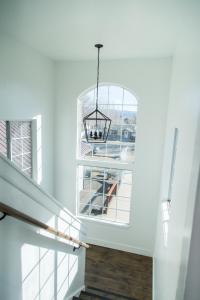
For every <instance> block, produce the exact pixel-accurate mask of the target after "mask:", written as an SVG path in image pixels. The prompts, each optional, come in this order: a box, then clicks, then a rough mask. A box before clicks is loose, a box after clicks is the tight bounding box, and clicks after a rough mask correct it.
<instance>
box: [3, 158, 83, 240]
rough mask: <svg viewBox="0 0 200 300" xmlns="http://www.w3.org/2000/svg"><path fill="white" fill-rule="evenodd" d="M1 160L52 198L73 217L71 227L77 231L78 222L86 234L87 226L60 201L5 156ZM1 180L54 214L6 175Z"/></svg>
mask: <svg viewBox="0 0 200 300" xmlns="http://www.w3.org/2000/svg"><path fill="white" fill-rule="evenodd" d="M0 158H1V159H2V160H3V161H4V162H5V163H7V164H8V165H10V166H11V167H12V168H13V169H15V170H16V171H17V172H18V173H20V175H22V176H23V177H24V178H25V179H26V180H27V181H29V182H30V183H31V184H33V185H34V186H35V187H36V188H37V189H39V190H40V192H42V193H43V194H44V195H45V196H46V197H48V198H50V200H51V201H52V202H53V203H54V204H55V205H56V206H57V207H58V208H61V209H62V210H63V212H64V213H66V214H68V215H69V216H70V217H72V219H73V220H74V221H73V222H72V223H71V224H69V225H70V226H72V227H74V228H75V229H77V227H76V226H74V224H73V223H74V222H78V223H79V224H81V227H83V228H82V229H80V231H81V232H82V233H83V234H86V232H85V230H83V229H84V228H85V225H84V224H83V223H82V222H81V221H80V220H79V219H78V218H77V217H75V216H74V215H73V214H72V213H71V212H70V211H69V210H68V209H66V208H65V207H63V206H62V205H61V204H60V203H59V201H57V200H56V199H55V198H54V197H53V196H51V195H50V194H48V193H47V192H46V191H44V190H43V189H42V188H41V186H39V185H38V184H37V183H36V182H35V181H34V180H32V179H31V178H29V177H27V176H25V174H24V173H23V172H22V171H21V170H20V169H19V168H18V167H17V166H16V165H15V164H13V163H12V162H11V161H10V160H9V159H7V158H6V157H3V155H1V153H0ZM0 178H2V179H3V180H4V181H6V182H8V183H9V184H12V185H13V186H14V187H15V188H16V189H18V190H19V191H20V192H22V193H23V194H25V195H27V196H28V197H30V198H31V199H32V200H34V201H35V202H36V203H38V204H39V205H42V206H43V207H44V208H45V209H47V210H48V211H49V212H51V213H53V214H54V212H53V211H52V210H51V209H50V208H49V207H47V206H46V205H44V204H43V203H41V202H40V201H38V199H36V197H34V196H33V195H32V194H31V193H30V192H26V191H25V190H24V189H22V188H21V187H20V186H19V185H18V184H16V182H14V181H13V178H12V181H11V180H10V179H9V178H7V177H6V176H5V175H3V176H2V175H0ZM56 216H57V217H58V218H59V219H61V220H62V221H64V222H66V220H64V218H63V217H61V216H59V215H56ZM66 223H67V222H66Z"/></svg>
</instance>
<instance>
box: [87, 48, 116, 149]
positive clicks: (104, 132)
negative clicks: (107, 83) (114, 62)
mask: <svg viewBox="0 0 200 300" xmlns="http://www.w3.org/2000/svg"><path fill="white" fill-rule="evenodd" d="M95 47H96V48H97V49H98V62H97V93H96V108H95V110H94V111H92V112H91V113H90V114H88V115H87V116H85V117H84V118H83V124H84V129H85V138H86V140H87V142H88V143H106V141H107V138H108V134H109V131H110V125H111V119H110V118H108V117H107V116H106V115H104V114H103V113H102V112H101V111H100V110H99V109H98V97H99V53H100V49H101V48H102V47H103V45H101V44H96V45H95Z"/></svg>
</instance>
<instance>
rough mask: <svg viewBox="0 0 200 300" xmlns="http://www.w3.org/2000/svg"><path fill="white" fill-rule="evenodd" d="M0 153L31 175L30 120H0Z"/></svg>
mask: <svg viewBox="0 0 200 300" xmlns="http://www.w3.org/2000/svg"><path fill="white" fill-rule="evenodd" d="M0 153H1V154H3V155H4V156H6V157H7V158H8V159H10V160H11V161H12V162H13V163H14V164H15V165H16V166H17V167H18V168H19V169H20V170H22V171H23V172H24V173H25V174H26V175H27V176H29V177H31V176H32V122H31V121H0Z"/></svg>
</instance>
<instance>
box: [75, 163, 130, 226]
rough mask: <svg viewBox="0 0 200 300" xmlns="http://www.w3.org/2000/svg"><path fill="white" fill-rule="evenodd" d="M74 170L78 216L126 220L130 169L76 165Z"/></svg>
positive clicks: (128, 210) (128, 214)
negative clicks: (76, 183) (76, 169)
mask: <svg viewBox="0 0 200 300" xmlns="http://www.w3.org/2000/svg"><path fill="white" fill-rule="evenodd" d="M78 174H79V176H78V189H77V190H78V214H79V216H84V217H87V218H95V219H100V220H105V221H110V222H115V223H122V224H129V220H130V202H131V193H132V172H131V171H128V170H121V169H111V168H99V167H89V166H79V167H78Z"/></svg>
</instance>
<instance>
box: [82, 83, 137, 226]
mask: <svg viewBox="0 0 200 300" xmlns="http://www.w3.org/2000/svg"><path fill="white" fill-rule="evenodd" d="M95 96H96V89H95V88H94V89H90V90H89V91H87V92H85V93H83V94H82V95H81V96H80V97H79V99H78V158H79V160H78V176H77V179H78V180H77V184H78V186H77V191H78V193H77V214H78V216H80V217H84V218H90V219H93V220H97V219H98V220H100V221H103V222H105V221H106V222H112V223H122V224H128V223H129V222H130V212H131V202H132V199H133V197H132V193H133V189H132V177H133V176H132V174H133V165H132V163H131V162H134V153H135V141H136V120H137V100H136V98H135V96H134V95H133V94H132V93H131V92H130V91H129V90H127V89H125V88H124V87H120V86H115V85H101V86H100V88H99V105H98V108H99V110H100V111H102V112H103V113H104V114H105V115H106V116H108V117H109V118H110V119H111V120H112V123H111V128H110V132H109V135H108V140H107V142H106V143H103V144H93V143H92V144H90V143H87V142H86V139H85V131H84V126H83V121H82V120H83V118H84V116H86V115H87V114H89V113H90V112H92V111H93V110H94V108H95ZM122 162H123V164H122Z"/></svg>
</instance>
